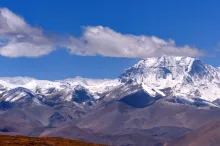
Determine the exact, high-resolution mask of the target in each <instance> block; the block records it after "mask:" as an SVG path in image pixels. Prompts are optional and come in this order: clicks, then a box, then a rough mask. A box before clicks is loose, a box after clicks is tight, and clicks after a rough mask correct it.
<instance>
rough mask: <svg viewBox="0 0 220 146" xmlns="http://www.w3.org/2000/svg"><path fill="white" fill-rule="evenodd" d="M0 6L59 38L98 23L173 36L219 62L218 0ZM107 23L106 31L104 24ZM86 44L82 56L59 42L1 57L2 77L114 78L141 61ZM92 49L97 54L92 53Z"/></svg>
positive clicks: (59, 0)
mask: <svg viewBox="0 0 220 146" xmlns="http://www.w3.org/2000/svg"><path fill="white" fill-rule="evenodd" d="M0 7H5V8H8V9H9V10H10V11H11V12H13V13H14V14H16V15H18V16H20V17H22V18H24V20H25V22H26V23H28V25H30V26H31V27H34V28H35V27H40V28H41V29H42V30H43V31H44V32H45V33H46V34H52V35H53V36H62V39H65V38H66V36H74V37H76V38H80V36H82V34H83V26H84V27H86V30H85V32H87V31H88V30H89V31H90V29H89V28H87V27H88V26H93V27H96V26H102V27H103V28H104V29H101V30H103V31H105V32H110V33H112V31H113V32H117V34H118V33H120V34H122V38H124V37H126V38H127V35H126V36H125V35H124V34H129V35H132V36H140V35H145V36H156V37H158V38H160V39H163V40H166V41H167V42H168V43H169V41H168V40H169V39H172V40H175V46H185V45H189V46H190V47H191V48H196V49H198V50H202V51H205V52H206V55H205V56H203V57H200V58H201V59H202V60H203V61H204V62H205V63H209V64H212V65H213V66H220V63H219V62H220V59H219V57H220V55H219V53H220V52H218V51H216V50H218V49H219V48H220V46H219V42H220V25H219V24H220V17H219V16H220V10H219V7H220V2H219V1H218V0H209V1H207V0H194V1H192V0H180V1H177V0H167V1H164V0H120V1H119V0H111V1H107V0H106V1H103V0H93V1H91V0H74V1H73V0H53V1H50V0H48V1H45V0H37V1H36V0H20V1H14V0H1V1H0ZM107 27H108V28H109V30H108V29H105V28H107ZM84 29H85V28H84ZM31 30H33V29H32V28H31ZM25 33H26V32H25ZM31 34H32V33H31ZM117 34H115V35H117ZM7 37H8V36H7ZM11 37H12V36H10V39H11ZM92 39H93V38H92ZM129 39H130V38H129ZM44 40H45V39H44ZM90 40H91V38H90V39H89V40H86V41H90ZM96 40H97V39H96ZM56 41H57V40H56ZM100 41H101V42H103V41H104V42H108V40H100ZM114 42H115V40H114ZM46 43H47V42H46ZM80 43H81V42H80ZM65 45H66V44H65ZM73 45H74V47H75V44H71V47H72V46H73ZM82 45H83V47H84V44H82ZM97 45H98V46H101V45H103V44H101V45H100V44H97V43H96V46H95V47H97ZM120 45H121V44H120ZM86 47H88V48H89V52H87V53H86V55H85V54H84V56H81V55H79V54H77V53H75V52H77V51H78V50H77V51H76V50H73V49H72V51H73V52H74V53H72V54H71V53H69V50H70V49H63V48H64V47H63V46H61V47H57V48H58V49H56V50H55V51H51V50H50V51H51V53H46V54H45V53H44V55H40V56H38V57H30V56H28V57H23V56H22V55H21V56H16V57H11V55H3V56H0V66H1V71H0V76H30V77H34V78H38V79H50V80H54V79H63V78H70V77H75V76H82V77H89V78H115V77H117V76H118V75H120V73H122V72H123V70H124V69H126V68H128V67H130V66H131V65H132V64H134V63H136V62H137V61H138V60H139V59H137V56H138V55H136V56H134V57H133V56H131V55H128V54H124V53H123V52H122V54H120V53H119V54H120V56H117V57H115V55H117V54H118V52H116V53H115V52H109V50H107V52H103V51H101V52H99V51H100V50H94V47H91V46H86ZM107 49H108V47H107ZM109 49H111V48H110V47H109ZM94 51H95V53H97V52H98V54H99V55H96V56H94V55H90V54H91V52H92V53H93V52H94ZM116 51H118V50H116ZM183 52H184V51H183ZM154 54H155V53H154ZM154 54H152V55H154ZM195 54H198V53H195ZM32 55H33V54H32ZM147 55H148V54H147ZM178 55H179V54H178ZM24 56H25V55H24ZM104 56H105V57H104Z"/></svg>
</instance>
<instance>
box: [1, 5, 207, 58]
mask: <svg viewBox="0 0 220 146" xmlns="http://www.w3.org/2000/svg"><path fill="white" fill-rule="evenodd" d="M0 39H1V41H2V42H1V43H0V44H1V45H0V54H1V55H3V56H8V57H22V56H25V57H38V56H42V55H46V54H49V53H51V52H52V51H54V50H55V49H56V47H58V46H59V47H62V48H66V49H68V50H69V52H71V53H72V54H76V55H83V56H94V55H102V56H111V57H127V58H145V57H152V56H161V55H172V56H201V55H204V53H203V52H202V51H200V50H198V49H197V48H193V47H190V46H187V45H185V46H182V47H179V46H176V45H175V42H174V40H163V39H160V38H157V37H155V36H146V35H141V36H135V35H131V34H121V33H119V32H116V31H114V30H112V29H110V28H108V27H102V26H95V27H92V26H87V27H84V29H83V33H82V36H81V37H79V38H76V37H73V36H69V37H62V36H60V37H59V41H58V40H56V41H54V40H52V39H51V38H50V37H49V36H47V35H45V34H44V31H43V30H42V29H40V28H36V27H33V26H31V25H30V24H28V23H26V22H25V20H24V19H23V18H22V17H20V16H18V15H16V14H14V13H13V12H11V11H10V10H8V9H7V8H1V9H0ZM3 42H4V43H3ZM55 42H56V43H55ZM57 42H58V43H57Z"/></svg>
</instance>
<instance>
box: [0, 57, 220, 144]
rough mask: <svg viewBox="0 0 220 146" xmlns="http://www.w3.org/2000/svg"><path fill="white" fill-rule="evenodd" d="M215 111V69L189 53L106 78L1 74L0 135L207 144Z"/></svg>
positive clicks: (218, 110) (218, 101) (219, 73)
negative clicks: (42, 78) (54, 79)
mask: <svg viewBox="0 0 220 146" xmlns="http://www.w3.org/2000/svg"><path fill="white" fill-rule="evenodd" d="M51 74H52V73H51ZM219 117H220V68H218V67H213V66H211V65H208V64H204V63H203V62H202V61H201V60H199V59H196V58H191V57H173V56H162V57H154V58H146V59H143V60H141V61H139V62H138V63H137V64H135V65H133V66H132V67H130V68H128V69H126V70H125V71H124V72H123V73H122V74H121V75H119V77H118V78H116V79H111V80H110V79H87V78H81V77H76V78H74V79H65V80H56V81H48V80H37V79H34V78H29V77H1V78H0V132H1V134H9V135H26V136H48V137H63V138H69V139H78V140H83V141H87V142H94V143H100V144H107V145H118V146H124V145H129V146H130V145H138V146H142V145H143V146H146V145H149V146H151V145H157V146H159V145H175V144H177V145H181V144H182V145H184V144H185V145H193V144H192V143H193V142H194V141H195V140H194V139H197V141H196V142H197V144H196V143H194V145H198V144H199V145H201V146H202V145H203V144H205V146H207V145H216V144H218V142H219V139H220V135H216V133H217V130H218V129H219V127H218V126H219V124H218V122H216V120H217V121H219V120H218V118H219ZM206 125H208V126H206ZM213 125H214V126H215V127H218V129H215V131H212V130H209V129H212V127H213ZM204 129H205V130H204ZM207 129H208V130H207ZM204 131H209V135H204V134H205V132H204ZM213 135H215V136H213ZM203 137H204V138H205V140H204V139H203V140H202V138H203ZM213 137H214V138H213ZM193 138H194V139H193ZM200 139H201V140H200Z"/></svg>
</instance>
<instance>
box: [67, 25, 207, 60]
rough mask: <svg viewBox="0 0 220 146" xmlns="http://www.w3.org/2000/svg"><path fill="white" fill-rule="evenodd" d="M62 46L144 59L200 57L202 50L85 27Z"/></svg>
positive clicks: (83, 52)
mask: <svg viewBox="0 0 220 146" xmlns="http://www.w3.org/2000/svg"><path fill="white" fill-rule="evenodd" d="M65 47H67V48H69V50H70V52H71V53H73V54H77V55H85V56H86V55H97V54H98V55H102V56H111V57H128V58H146V57H152V56H161V55H172V56H201V55H204V54H203V52H201V51H200V50H198V49H196V48H192V47H189V46H187V45H186V46H183V47H177V46H176V45H175V42H174V41H173V40H169V41H165V40H163V39H160V38H157V37H155V36H152V37H149V36H145V35H142V36H135V35H130V34H121V33H118V32H116V31H114V30H112V29H110V28H108V27H102V26H96V27H91V26H88V27H85V28H84V32H83V35H82V37H81V38H79V39H76V38H74V37H70V38H69V42H68V43H67V42H66V43H65Z"/></svg>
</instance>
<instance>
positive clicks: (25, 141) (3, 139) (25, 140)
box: [0, 135, 104, 146]
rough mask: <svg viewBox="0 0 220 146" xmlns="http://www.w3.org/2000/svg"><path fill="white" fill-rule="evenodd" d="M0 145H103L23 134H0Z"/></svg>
mask: <svg viewBox="0 0 220 146" xmlns="http://www.w3.org/2000/svg"><path fill="white" fill-rule="evenodd" d="M0 146H104V145H99V144H92V143H86V142H81V141H78V140H68V139H63V138H49V137H41V138H37V137H25V136H6V135H1V136H0Z"/></svg>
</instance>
